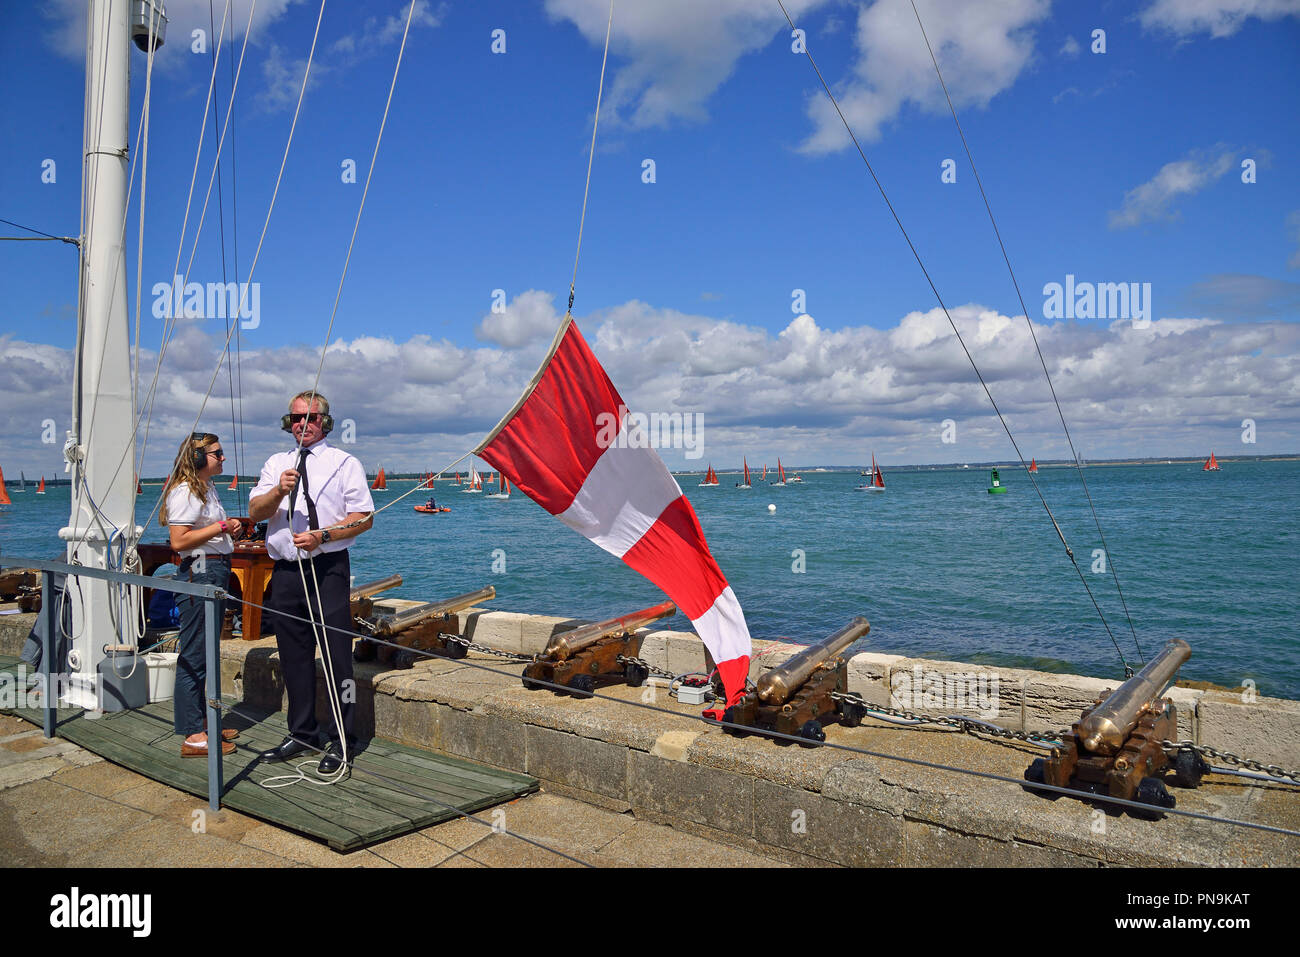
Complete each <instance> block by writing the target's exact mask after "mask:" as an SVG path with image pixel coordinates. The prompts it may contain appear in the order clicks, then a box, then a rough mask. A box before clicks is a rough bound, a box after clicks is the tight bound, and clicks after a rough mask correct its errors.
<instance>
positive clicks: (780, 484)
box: [772, 459, 785, 488]
mask: <svg viewBox="0 0 1300 957" xmlns="http://www.w3.org/2000/svg"><path fill="white" fill-rule="evenodd" d="M772 488H785V469H783V468H781V460H780V459H777V460H776V481H775V482H773V483H772Z"/></svg>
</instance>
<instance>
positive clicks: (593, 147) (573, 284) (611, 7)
mask: <svg viewBox="0 0 1300 957" xmlns="http://www.w3.org/2000/svg"><path fill="white" fill-rule="evenodd" d="M613 28H614V0H609V22H608V23H607V24H605V53H604V55H603V56H602V57H601V58H600V86H599V87H597V89H596V116H595V118H593V119H592V121H591V150H590V151H589V152H588V153H587V184H586V185H585V186H584V187H583V188H582V216H581V218H580V219H579V220H578V248H577V251H575V252H574V254H573V279H571V280H570V281H569V309H568V311H569V312H573V293H574V289H575V288H576V286H577V284H578V257H579V256H581V255H582V227H583V226H584V225H586V222H587V193H588V192H589V191H590V190H591V164H592V161H593V160H594V159H595V158H596V127H597V126H599V125H600V98H601V96H602V95H604V92H605V61H606V60H608V59H609V35H610V32H611V31H612V30H613Z"/></svg>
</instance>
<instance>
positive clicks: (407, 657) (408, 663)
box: [393, 648, 415, 670]
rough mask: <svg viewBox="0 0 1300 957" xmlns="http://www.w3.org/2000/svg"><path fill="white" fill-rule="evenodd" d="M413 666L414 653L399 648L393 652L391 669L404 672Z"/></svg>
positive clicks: (407, 649)
mask: <svg viewBox="0 0 1300 957" xmlns="http://www.w3.org/2000/svg"><path fill="white" fill-rule="evenodd" d="M414 666H415V652H413V651H412V650H411V649H409V648H399V649H397V650H396V651H394V652H393V667H394V668H401V669H402V670H406V669H407V668H412V667H414Z"/></svg>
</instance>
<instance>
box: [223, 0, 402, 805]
mask: <svg viewBox="0 0 1300 957" xmlns="http://www.w3.org/2000/svg"><path fill="white" fill-rule="evenodd" d="M324 9H325V5H324V2H323V0H322V3H321V11H322V12H324ZM414 14H415V3H414V0H412V2H411V3H410V4H408V5H407V10H406V28H405V29H404V30H403V31H402V42H401V45H400V46H399V47H398V49H397V63H396V65H395V66H394V67H393V79H392V81H391V82H390V83H389V86H388V99H387V100H386V101H385V102H384V114H383V116H382V117H381V118H380V120H379V133H378V135H377V136H376V137H375V148H374V151H373V152H372V153H371V154H370V169H369V170H368V171H367V172H366V184H365V186H364V187H363V188H362V190H361V202H360V203H359V204H358V206H357V218H356V220H355V221H354V222H353V224H352V237H351V238H350V239H349V240H348V251H347V255H346V256H345V257H344V260H343V272H342V274H341V275H340V276H339V285H338V289H337V290H336V291H335V293H334V306H333V308H332V309H331V310H330V319H329V325H328V326H327V327H326V329H325V345H324V346H322V347H321V351H320V363H319V364H318V365H317V366H316V379H315V381H314V382H313V383H312V387H311V395H310V396H309V397H308V400H307V408H308V409H309V410H310V409H311V407H312V403H314V402H315V401H316V390H317V388H319V386H320V377H321V372H322V371H323V370H324V368H325V356H326V353H327V352H328V351H329V343H330V337H331V336H332V335H333V334H334V320H335V318H336V317H337V315H338V310H339V302H340V300H341V299H342V298H343V283H344V282H345V281H346V280H347V276H348V267H349V265H351V263H352V250H353V247H354V246H355V245H356V242H357V233H358V231H360V229H361V214H362V213H363V212H364V211H365V208H366V197H367V196H368V195H369V193H370V181H371V178H372V177H373V176H374V174H375V163H376V162H377V161H378V159H379V145H380V143H382V142H383V140H384V129H385V127H386V126H387V125H388V112H389V110H390V109H391V108H392V105H393V92H394V91H395V90H396V89H397V76H398V74H399V73H400V72H401V69H402V57H403V54H405V52H406V39H407V36H408V35H409V34H410V31H411V20H412V17H413V16H414ZM304 88H305V85H304ZM226 342H227V344H229V342H230V336H229V334H228V333H227V336H226ZM204 401H205V402H206V401H207V400H206V398H205V399H204ZM296 448H297V450H298V451H301V450H302V448H303V445H302V437H301V436H299V437H298V442H297V446H296ZM305 467H306V466H305V463H304V468H305ZM372 517H373V516H367V518H372ZM289 521H290V531H292V521H293V515H292V513H290V515H289ZM298 551H299V554H298V556H297V559H298V576H299V578H300V579H301V581H302V589H303V594H304V595H308V598H307V610H308V612H309V613H310V618H311V619H312V621H311V628H312V637H313V638H314V640H315V642H316V646H317V647H318V648H320V649H321V657H322V660H323V661H324V663H325V676H326V681H325V684H326V687H327V689H328V691H329V695H328V697H329V702H330V711H331V713H332V715H333V717H334V727H335V729H336V730H337V731H338V735H339V742H340V744H341V747H342V751H343V762H342V764H340V765H339V768H338V773H337V774H336V775H335V776H334V777H333V778H331V779H330V780H329V781H328V782H327V783H329V784H335V783H337V782H338V781H341V780H343V778H345V777H346V776H347V772H348V767H349V754H348V740H347V733H346V732H345V731H344V728H343V705H342V702H340V701H339V695H338V688H337V686H336V682H335V680H334V660H333V656H332V654H331V652H330V647H329V641H328V640H326V639H327V637H328V636H326V635H325V633H324V631H323V630H319V629H323V628H324V626H325V606H324V603H323V601H322V600H321V594H320V581H319V579H318V578H317V577H316V563H315V562H312V563H311V581H312V593H314V594H315V596H316V609H313V608H312V604H311V598H310V595H309V594H308V592H307V576H306V573H305V572H304V571H303V557H302V554H301V549H299V550H298ZM316 610H319V611H320V618H321V620H320V623H319V625H318V623H317V622H316V620H315V619H316ZM318 766H319V763H318ZM300 776H301V771H300ZM292 783H293V779H290V780H288V781H286V783H285V785H277V786H287V785H288V784H292Z"/></svg>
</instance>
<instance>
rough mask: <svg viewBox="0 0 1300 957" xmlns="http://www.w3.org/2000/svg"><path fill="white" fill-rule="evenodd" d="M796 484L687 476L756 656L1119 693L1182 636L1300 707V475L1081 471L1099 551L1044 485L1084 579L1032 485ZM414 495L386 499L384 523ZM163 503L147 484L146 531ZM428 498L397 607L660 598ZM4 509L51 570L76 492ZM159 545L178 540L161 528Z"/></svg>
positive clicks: (539, 539)
mask: <svg viewBox="0 0 1300 957" xmlns="http://www.w3.org/2000/svg"><path fill="white" fill-rule="evenodd" d="M801 474H802V475H803V478H804V480H805V481H804V484H803V485H789V486H786V487H784V488H776V487H773V486H771V485H764V484H762V483H761V482H759V481H758V480H757V477H755V482H754V487H753V488H752V489H751V490H749V491H742V490H738V489H736V488H735V487H734V483H735V482H736V481H738V477H737V476H734V475H729V474H726V473H724V474H722V475H721V477H720V478H721V482H722V484H721V485H720V486H719V487H717V488H700V487H699V485H698V483H699V481H700V479H701V476H699V475H681V476H678V481H679V483H680V485H681V486H682V490H683V491H684V492H685V493H686V495H687V497H688V498H689V499H690V501H691V503H692V504H693V505H694V506H695V509H696V512H697V513H698V515H699V519H700V524H701V526H702V527H703V529H704V532H705V535H706V536H707V537H708V540H709V544H710V547H711V548H712V550H713V554H714V556H715V557H716V558H717V561H718V564H719V566H720V567H721V568H722V571H723V573H724V574H725V575H726V576H727V579H728V581H729V582H730V583H731V586H732V588H733V589H734V590H735V592H736V595H737V596H738V597H739V599H740V602H741V605H742V606H743V608H744V610H745V616H746V618H747V620H748V622H749V627H750V631H751V633H752V634H753V636H754V637H755V638H757V639H771V638H781V639H785V640H792V641H796V642H808V641H811V640H815V639H818V638H821V637H824V636H826V635H828V634H830V633H831V632H833V631H835V630H836V629H837V628H839V627H840V626H842V625H844V624H845V623H846V622H848V621H849V619H851V618H852V617H854V616H856V615H861V616H863V617H865V618H867V619H868V620H869V621H870V622H871V632H870V634H869V635H868V636H867V637H866V638H865V639H864V640H862V641H860V642H859V643H858V644H856V645H855V646H854V650H855V651H859V650H870V651H877V652H886V653H892V654H902V655H909V656H918V657H930V658H942V659H950V660H957V661H966V662H972V663H975V664H982V665H989V666H1009V667H1020V668H1031V669H1035V670H1039V671H1052V672H1072V673H1078V674H1087V675H1096V676H1098V677H1103V678H1110V679H1117V678H1121V677H1122V676H1123V665H1122V664H1121V657H1122V660H1124V661H1127V662H1128V663H1129V664H1130V665H1132V666H1133V667H1135V668H1136V667H1139V666H1140V665H1141V663H1142V661H1143V660H1144V659H1149V658H1150V657H1151V656H1152V655H1153V654H1154V653H1155V652H1157V651H1158V650H1159V649H1160V648H1161V647H1162V646H1163V645H1164V643H1165V642H1166V641H1168V640H1169V639H1170V638H1182V639H1184V640H1185V641H1187V642H1188V644H1190V645H1191V647H1192V659H1191V661H1190V662H1188V664H1187V665H1185V666H1184V667H1183V669H1182V671H1181V673H1180V675H1181V677H1183V678H1190V679H1199V680H1204V681H1211V682H1214V683H1216V684H1220V685H1226V686H1229V687H1237V686H1239V685H1241V684H1243V682H1247V681H1253V682H1254V687H1255V691H1256V693H1258V694H1260V695H1270V696H1277V697H1289V698H1300V625H1297V620H1296V619H1297V615H1296V611H1297V607H1296V606H1297V601H1296V594H1297V579H1298V577H1300V576H1297V565H1298V562H1300V540H1298V537H1297V536H1298V535H1300V462H1294V461H1287V462H1234V463H1229V464H1227V465H1225V466H1224V467H1223V470H1222V471H1221V472H1217V473H1204V472H1202V471H1201V468H1200V466H1199V465H1192V464H1182V465H1134V466H1092V467H1089V468H1087V469H1086V470H1085V471H1084V473H1083V474H1084V477H1086V479H1087V483H1088V489H1089V491H1090V492H1091V494H1092V499H1093V502H1094V504H1095V506H1096V510H1097V514H1098V517H1099V518H1100V520H1101V531H1102V534H1104V536H1105V542H1106V546H1107V548H1103V545H1102V541H1101V537H1100V536H1099V535H1098V532H1097V528H1096V526H1095V525H1094V523H1093V519H1092V515H1091V512H1090V511H1089V507H1088V502H1087V499H1086V498H1085V496H1084V492H1083V486H1082V485H1081V482H1080V476H1079V473H1078V472H1077V471H1076V470H1074V469H1065V468H1043V469H1042V470H1041V471H1040V472H1039V474H1038V476H1037V478H1038V483H1039V486H1040V487H1041V489H1042V491H1043V495H1044V497H1045V498H1046V499H1047V502H1048V504H1049V505H1050V506H1051V508H1052V510H1053V513H1054V514H1055V515H1056V518H1057V520H1058V522H1059V523H1060V526H1061V529H1062V531H1063V532H1064V534H1065V538H1066V541H1067V542H1069V544H1070V547H1071V548H1072V549H1073V552H1074V558H1075V562H1076V563H1077V568H1078V571H1076V569H1075V564H1073V563H1072V562H1071V560H1070V558H1069V556H1068V555H1067V554H1066V551H1065V548H1064V546H1062V544H1061V541H1060V539H1059V538H1058V537H1057V534H1056V531H1055V529H1054V528H1053V527H1052V523H1051V521H1050V520H1049V518H1048V517H1047V513H1046V511H1045V510H1044V508H1043V504H1042V503H1041V502H1040V501H1039V498H1038V496H1037V495H1036V494H1035V492H1034V490H1033V488H1032V486H1031V485H1030V482H1029V477H1028V475H1026V474H1025V472H1024V470H1023V469H1021V468H1019V467H1016V468H1011V467H1007V468H1003V469H1001V479H1002V483H1003V484H1004V485H1006V486H1007V487H1008V489H1009V491H1008V493H1007V494H1006V495H989V494H988V493H987V492H986V491H985V489H986V488H987V487H988V478H989V476H988V472H987V471H986V470H977V469H973V468H972V469H969V470H960V469H958V470H954V469H951V468H949V469H936V470H934V471H931V470H929V469H928V468H924V469H921V470H919V471H918V470H889V469H887V470H886V471H885V480H886V482H887V485H888V488H887V490H886V491H885V492H884V493H872V492H861V491H855V490H854V486H856V485H860V484H862V479H861V477H860V476H859V475H858V474H857V472H856V471H854V472H803V473H801ZM770 476H771V470H769V477H770ZM413 485H414V483H413V482H402V481H393V480H390V481H389V491H387V492H376V493H373V494H374V497H375V502H376V505H377V506H380V507H382V506H383V505H385V504H387V503H389V502H392V501H394V500H395V499H396V498H397V497H398V496H399V495H401V494H402V493H403V492H405V491H408V490H410V489H411V488H412V487H413ZM247 488H248V487H247V486H246V485H245V486H243V487H242V490H241V493H240V494H241V507H236V499H235V497H234V495H235V493H232V492H227V491H223V492H222V496H223V499H224V500H225V501H226V508H227V511H229V512H230V513H231V514H242V513H243V512H246V511H247V508H246V505H244V504H243V503H246V500H247ZM10 491H11V492H12V488H11V490H10ZM159 492H160V489H159V487H158V486H157V485H146V486H145V494H144V495H143V496H142V497H141V499H140V501H139V503H138V516H137V520H138V521H143V520H144V519H145V517H146V516H147V515H148V512H149V510H150V509H152V508H153V507H154V505H155V502H156V500H157V498H158V495H159ZM435 494H436V496H437V499H438V504H440V505H447V506H450V507H451V509H452V510H451V511H450V512H444V513H440V514H421V513H418V512H415V511H414V510H413V509H412V506H413V505H416V504H423V502H424V501H425V499H426V498H427V497H428V493H427V492H425V491H420V492H416V493H415V494H414V495H411V496H409V497H407V498H405V499H403V500H402V501H400V502H398V503H397V504H396V505H394V506H393V507H392V508H389V509H386V510H385V511H383V512H382V513H381V514H380V515H379V516H378V517H377V519H376V522H375V527H374V528H373V529H372V530H371V531H369V532H366V533H365V534H364V535H362V536H361V537H360V538H359V539H358V540H357V542H356V544H355V545H354V546H353V548H352V571H353V574H354V575H355V576H356V581H357V582H364V581H369V580H372V579H375V578H380V577H383V576H385V575H388V574H391V573H393V572H398V573H400V574H401V575H402V577H403V579H404V584H403V585H402V587H401V588H399V589H395V590H394V591H393V592H390V593H387V594H393V595H398V596H400V597H404V598H415V599H421V600H429V599H434V598H443V597H449V596H452V595H456V594H460V593H462V592H466V591H471V590H473V589H476V588H479V587H481V586H483V585H493V586H495V588H496V590H497V597H496V599H495V600H494V601H492V602H490V603H488V607H491V608H497V609H501V610H507V611H520V612H529V613H536V614H546V615H558V616H564V617H573V618H584V619H595V618H603V617H608V616H611V615H617V614H623V613H626V612H629V611H633V610H636V609H638V608H643V607H645V606H648V605H652V604H655V603H657V602H659V601H662V600H663V596H662V595H661V593H660V592H659V591H658V590H657V589H656V588H655V587H654V586H653V585H651V584H650V583H649V582H648V581H646V580H645V579H643V578H642V577H641V576H639V575H637V574H636V573H634V572H632V571H631V570H630V569H628V568H627V567H626V566H624V565H623V563H622V562H620V561H618V560H617V559H615V558H614V557H613V556H611V555H608V554H606V553H605V552H603V551H601V550H600V549H598V548H596V547H595V546H594V545H592V544H591V543H589V542H588V541H587V540H586V539H584V538H582V537H580V536H579V535H577V534H576V533H575V532H572V531H570V530H569V529H568V528H566V527H565V526H563V525H561V524H560V523H559V522H558V521H557V520H556V519H554V518H553V517H551V516H550V515H548V514H547V513H546V512H544V511H543V510H542V509H541V508H540V507H538V506H537V505H535V504H534V503H533V502H531V501H529V500H528V499H527V498H526V497H524V496H523V495H521V494H520V493H518V492H517V491H516V492H515V493H514V494H513V495H512V496H511V498H510V499H509V500H508V501H498V500H491V499H488V498H487V497H486V495H482V494H478V495H470V494H461V493H460V492H459V491H458V490H457V489H456V487H455V486H454V485H452V484H450V483H446V482H440V483H438V485H437V488H436V490H435ZM12 497H13V501H14V504H13V505H12V506H10V507H9V508H7V509H0V551H2V552H3V554H4V555H24V556H31V557H36V558H40V557H46V558H53V557H58V556H59V555H60V554H61V552H62V548H61V543H60V542H59V541H58V539H57V534H56V533H57V531H58V529H59V528H60V527H61V526H63V525H64V524H66V522H67V518H68V488H67V487H66V486H64V487H59V488H53V489H51V490H50V491H49V492H48V493H47V494H46V495H43V496H37V495H35V494H34V493H33V491H32V490H31V489H30V488H29V490H28V491H27V492H26V493H23V494H19V495H13V496H12ZM769 505H775V506H776V510H775V511H774V512H773V511H769V509H768V506H769ZM145 540H146V541H163V540H165V534H164V530H163V529H161V528H160V527H159V526H158V524H157V519H156V517H155V518H154V520H153V523H152V526H151V527H150V529H149V530H148V532H147V533H146V538H145ZM1112 569H1114V570H1115V571H1116V572H1117V573H1118V578H1119V584H1120V586H1121V588H1122V590H1123V598H1124V602H1123V603H1122V602H1121V600H1120V596H1119V593H1118V591H1117V589H1116V586H1115V579H1114V577H1113V575H1112ZM1085 582H1086V584H1087V589H1085V587H1084V583H1085ZM1088 589H1090V590H1091V592H1092V595H1093V596H1094V597H1095V599H1096V601H1097V604H1098V605H1099V606H1100V609H1101V614H1099V613H1098V611H1097V609H1096V608H1094V607H1093V601H1092V599H1091V598H1090V597H1089V593H1088ZM1124 603H1126V604H1127V615H1126V613H1125V609H1124V607H1123V605H1124ZM1103 616H1104V618H1105V622H1106V624H1105V625H1103V623H1102V617H1103ZM1130 620H1131V625H1130ZM664 627H671V628H676V629H680V630H689V628H690V624H689V622H687V621H686V620H685V619H684V618H683V617H682V616H680V615H679V616H677V617H676V618H673V619H670V620H669V621H668V622H666V623H665V625H664ZM1107 628H1109V633H1108V631H1107ZM1117 646H1118V648H1117Z"/></svg>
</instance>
